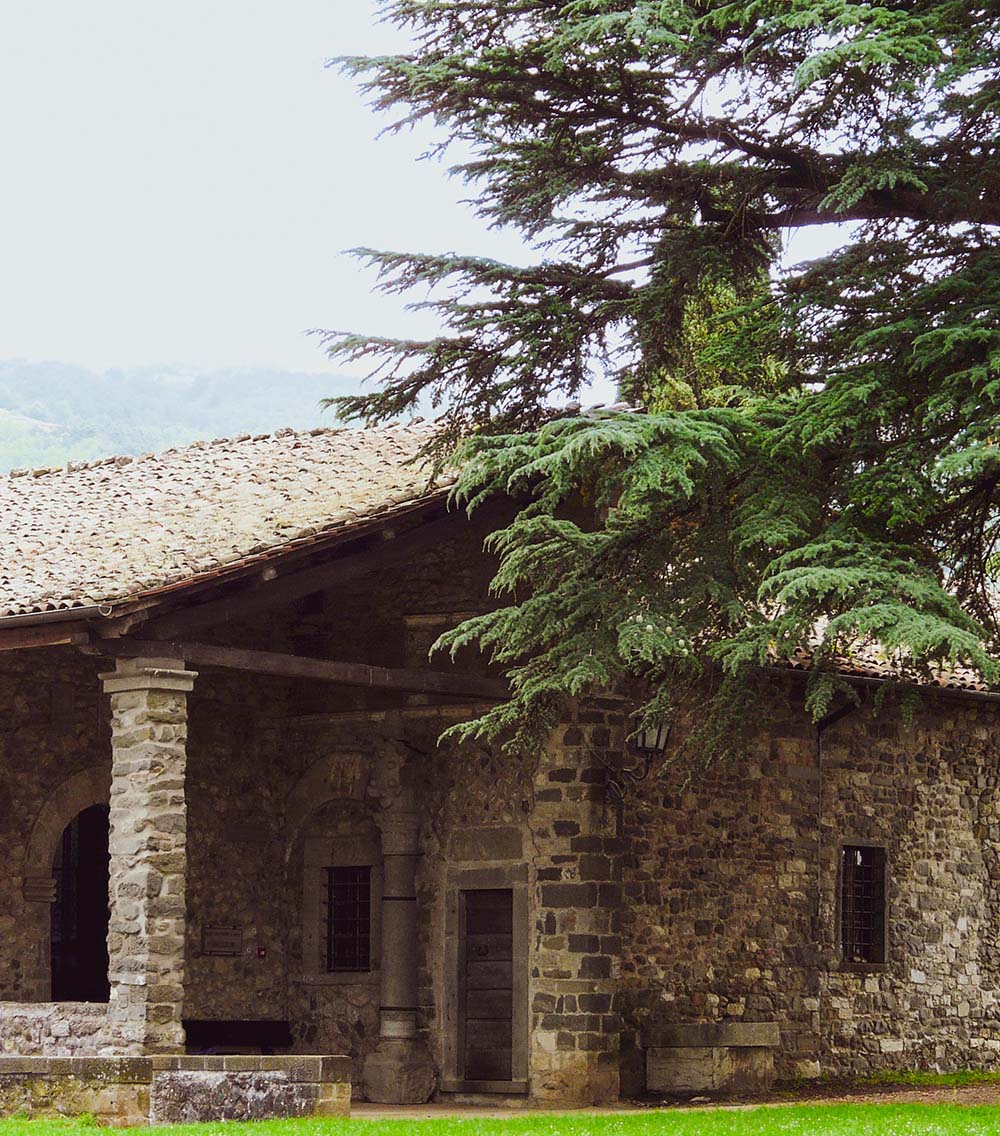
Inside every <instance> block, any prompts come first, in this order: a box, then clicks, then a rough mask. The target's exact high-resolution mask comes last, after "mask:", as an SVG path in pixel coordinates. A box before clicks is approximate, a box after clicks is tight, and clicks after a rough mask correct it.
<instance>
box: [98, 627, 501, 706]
mask: <svg viewBox="0 0 1000 1136" xmlns="http://www.w3.org/2000/svg"><path fill="white" fill-rule="evenodd" d="M91 648H92V650H94V651H95V652H96V653H99V654H103V655H109V656H111V657H113V658H142V657H145V658H173V659H183V660H184V662H185V663H187V664H189V665H191V666H196V667H223V668H226V669H228V670H237V671H249V672H251V673H253V674H264V675H273V676H274V677H276V678H286V679H308V680H310V681H313V682H329V683H334V684H336V685H339V686H354V687H363V688H366V689H369V690H399V691H405V692H406V693H409V694H448V695H453V696H454V695H458V696H461V697H463V698H468V697H471V698H476V699H479V698H482V699H490V700H492V701H497V702H502V701H503V700H504V699H506V698H508V697H509V696H510V691H509V688H508V686H507V683H506V682H504V681H503V680H502V679H497V678H489V677H487V676H485V675H470V674H461V673H455V674H452V673H450V672H448V671H434V670H425V669H423V668H410V667H373V666H369V665H368V664H367V663H345V662H339V661H336V660H334V659H316V658H310V657H306V656H303V655H285V654H280V653H278V652H276V651H257V650H250V649H247V648H244V647H221V646H217V645H216V644H214V643H189V642H186V641H182V642H177V641H169V640H161V639H131V638H126V639H94V640H92V641H91Z"/></svg>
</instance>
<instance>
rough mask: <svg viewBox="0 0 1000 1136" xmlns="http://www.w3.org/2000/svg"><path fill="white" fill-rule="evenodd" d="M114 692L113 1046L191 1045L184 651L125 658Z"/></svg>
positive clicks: (177, 1048)
mask: <svg viewBox="0 0 1000 1136" xmlns="http://www.w3.org/2000/svg"><path fill="white" fill-rule="evenodd" d="M101 677H102V679H103V682H104V690H105V692H106V693H107V694H109V695H110V696H111V713H112V719H111V751H112V754H111V756H112V764H111V817H110V822H111V835H110V853H111V863H110V881H109V903H110V907H111V920H110V923H109V927H108V958H109V965H108V977H109V980H110V983H111V1000H110V1003H109V1005H108V1018H107V1025H106V1027H105V1042H104V1048H105V1051H106V1052H107V1053H109V1054H115V1055H125V1056H129V1055H133V1056H134V1055H138V1054H144V1053H170V1052H174V1053H177V1052H183V1050H184V1028H183V1026H182V1025H181V1014H182V1006H183V999H184V929H185V928H184V925H185V906H184V876H185V871H186V867H187V848H186V840H187V816H186V808H185V801H184V773H185V765H186V763H187V749H186V743H187V694H188V693H189V691H190V690H191V689H192V687H193V685H194V680H195V677H196V675H195V673H194V672H193V671H188V670H185V669H184V663H183V662H182V661H181V660H179V659H152V658H145V659H129V660H120V661H119V662H118V664H117V669H116V670H115V671H114V672H113V673H111V674H106V675H102V676H101Z"/></svg>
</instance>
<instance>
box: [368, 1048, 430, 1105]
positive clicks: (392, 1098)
mask: <svg viewBox="0 0 1000 1136" xmlns="http://www.w3.org/2000/svg"><path fill="white" fill-rule="evenodd" d="M362 1081H363V1084H364V1090H365V1099H366V1100H370V1101H373V1102H374V1103H375V1104H425V1103H426V1102H427V1101H429V1100H430V1099H431V1096H432V1094H433V1092H434V1086H435V1084H436V1083H437V1074H436V1072H435V1069H434V1061H433V1059H432V1058H431V1055H430V1053H429V1052H428V1051H427V1046H426V1045H425V1044H424V1042H423V1041H421V1040H420V1039H418V1038H412V1037H408V1038H402V1037H383V1038H382V1040H381V1041H380V1042H379V1043H378V1049H376V1050H375V1052H374V1053H370V1054H369V1055H368V1056H367V1057H366V1058H365V1063H364V1069H363V1072H362Z"/></svg>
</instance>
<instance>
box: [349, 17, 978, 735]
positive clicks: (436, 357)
mask: <svg viewBox="0 0 1000 1136" xmlns="http://www.w3.org/2000/svg"><path fill="white" fill-rule="evenodd" d="M384 11H385V17H386V18H387V19H389V20H391V21H393V22H395V23H398V24H400V25H402V26H405V27H408V28H409V29H410V30H411V31H412V33H413V36H414V42H415V48H414V50H413V52H412V54H410V55H406V56H397V57H389V58H380V59H348V60H343V61H341V62H342V65H343V66H344V67H345V68H346V69H347V70H348V71H350V72H352V73H353V74H355V75H357V76H358V77H359V79H360V81H361V83H362V86H363V88H364V90H365V91H366V92H367V93H368V94H369V95H370V96H371V97H372V99H373V101H374V103H375V105H377V106H379V107H381V108H382V109H391V110H394V111H396V112H398V126H399V127H400V128H401V127H403V126H405V125H406V124H407V123H409V122H412V121H415V120H420V119H427V120H430V121H431V122H433V123H435V124H436V125H437V126H438V127H439V128H440V131H441V136H442V143H441V145H442V148H447V147H448V146H454V147H455V149H456V151H457V152H458V153H459V154H460V155H461V160H460V161H459V163H458V164H457V165H456V166H455V167H454V170H455V172H456V174H457V176H459V177H461V178H464V179H465V180H466V181H467V183H468V184H469V186H470V187H471V191H472V193H473V194H474V200H475V202H476V205H477V208H478V210H479V213H480V215H481V216H482V217H483V219H484V221H485V222H487V223H489V224H494V225H504V226H513V227H515V228H516V229H518V230H519V231H520V232H521V233H522V234H523V236H524V239H525V241H526V243H527V244H528V246H530V247H533V248H534V249H535V251H536V254H537V256H536V263H534V264H533V265H531V266H528V267H515V266H511V265H506V264H502V263H498V262H495V261H491V260H485V259H481V258H474V257H467V256H458V255H450V256H435V255H418V254H408V253H383V252H378V251H374V250H360V252H359V255H360V256H362V257H363V258H364V259H365V260H366V261H368V262H369V263H370V264H372V265H374V267H375V268H376V270H377V271H378V273H379V276H380V282H381V286H382V287H383V288H384V289H386V290H388V291H408V290H409V289H411V288H413V287H416V286H421V287H427V286H430V287H431V289H432V295H433V298H432V299H431V300H430V301H428V303H430V305H431V306H432V307H433V309H434V310H435V312H436V313H437V315H438V317H439V320H440V326H441V331H440V334H439V335H438V336H436V337H434V338H432V339H426V340H400V339H392V338H385V337H380V338H375V337H367V336H360V335H352V334H344V335H341V334H337V333H329V334H328V336H327V343H328V346H329V348H330V351H331V353H332V354H334V355H337V356H340V357H347V358H351V359H353V360H358V359H364V360H369V361H370V362H371V364H372V370H373V373H377V374H378V376H379V378H380V384H379V386H378V387H377V388H376V389H375V390H373V391H372V392H371V393H369V394H366V395H363V396H359V397H352V398H346V399H340V400H336V401H337V404H338V407H339V409H340V411H341V413H342V414H344V415H345V416H347V417H354V418H361V419H364V420H368V421H378V420H381V419H385V418H389V417H394V416H396V415H399V414H402V413H405V412H407V411H410V410H412V409H413V408H414V407H415V406H416V404H417V403H418V401H419V400H427V399H430V400H431V401H432V402H433V403H435V404H437V405H440V406H441V407H442V408H443V418H444V428H443V430H442V433H441V436H440V438H439V441H438V447H439V450H438V456H443V455H444V454H445V453H447V452H449V451H454V449H455V448H456V447H457V453H458V460H459V462H460V463H461V469H462V477H461V481H460V485H459V488H458V491H457V494H458V498H459V499H460V500H461V501H462V502H463V503H465V504H466V505H467V506H469V507H473V508H474V507H476V506H477V505H478V504H480V503H481V502H482V501H483V500H485V499H487V498H489V497H492V496H494V495H497V494H504V493H506V494H513V495H514V498H515V500H517V501H518V502H520V503H521V507H520V508H519V511H518V512H517V515H516V517H515V518H514V520H513V521H512V523H511V524H510V525H509V526H508V527H506V528H505V529H504V530H503V531H501V532H499V533H496V534H494V536H493V538H492V543H493V545H494V547H495V549H496V550H497V552H498V553H499V554H500V558H501V567H500V571H499V574H498V575H497V578H496V580H495V587H496V590H497V593H498V596H500V597H501V598H502V600H503V601H504V606H502V607H500V609H499V610H497V611H495V612H492V613H490V614H488V615H484V616H481V617H479V618H477V619H474V620H471V621H469V622H468V623H466V624H465V625H463V627H461V628H460V629H459V630H458V631H456V632H455V633H454V634H452V635H450V636H447V637H446V639H445V645H446V646H450V647H451V648H453V649H457V648H458V647H459V646H462V645H464V644H466V643H470V642H471V643H478V644H479V645H480V646H482V647H483V648H484V649H485V650H487V651H488V652H489V653H491V654H492V655H493V657H494V658H495V659H496V660H497V661H498V662H499V663H501V664H502V665H503V667H504V669H505V670H506V671H508V672H509V674H510V677H511V680H512V684H513V692H514V696H513V699H512V701H511V702H510V703H509V704H507V705H505V706H502V707H499V708H498V709H497V710H496V711H494V712H493V713H491V714H490V715H488V716H487V717H486V718H485V719H481V720H480V721H479V722H477V723H474V724H472V725H471V726H470V727H468V728H467V730H466V732H472V733H479V734H495V733H497V732H501V733H504V734H508V735H509V734H511V732H512V733H513V735H514V737H515V738H516V740H517V742H518V744H520V743H522V742H523V741H524V740H525V739H526V738H527V737H529V736H530V737H532V738H535V737H537V736H538V735H539V733H540V732H541V731H543V730H544V729H546V728H548V726H549V725H551V723H552V722H553V720H554V718H555V715H556V714H557V713H558V710H559V708H560V706H561V705H562V704H563V702H564V701H565V700H566V699H567V698H569V697H572V696H576V695H579V694H583V693H586V692H590V691H598V690H602V689H607V688H609V687H615V686H621V684H623V683H625V684H628V683H629V682H631V681H632V680H641V682H642V683H643V684H648V686H644V688H645V689H648V690H652V691H653V692H654V693H653V696H652V699H651V700H650V701H647V703H646V704H645V711H646V714H647V717H648V718H650V719H653V718H660V717H664V716H666V715H669V713H670V712H671V705H672V702H673V701H675V700H676V698H677V697H678V695H679V694H680V693H681V692H683V691H685V690H687V689H688V688H689V687H690V685H691V684H693V683H700V684H703V685H704V684H705V683H706V681H707V680H706V674H707V675H708V676H709V677H710V684H709V686H707V687H705V689H709V688H710V689H711V691H712V692H713V703H714V711H713V720H714V721H717V722H719V723H728V724H729V725H733V724H734V723H736V722H738V721H739V719H740V716H741V715H742V713H743V708H745V706H746V704H747V700H748V698H751V697H752V694H748V691H752V689H753V682H754V678H753V676H754V674H756V673H759V668H761V667H762V666H763V667H767V666H771V665H774V664H775V663H780V662H781V660H782V659H783V658H784V657H786V656H787V655H788V654H789V653H790V652H792V651H793V650H795V649H796V648H801V647H803V646H804V645H808V646H809V648H810V649H811V650H812V652H813V666H812V678H811V683H812V686H811V693H810V704H811V706H812V708H813V712H814V713H815V714H816V715H817V716H818V715H821V714H822V713H823V712H824V711H825V709H826V708H827V706H828V704H829V701H830V698H831V697H832V694H833V692H834V691H835V689H836V688H837V679H836V677H835V676H836V669H837V662H838V660H840V659H843V658H844V657H848V658H850V657H851V655H852V653H853V652H855V651H857V650H858V649H859V647H866V648H867V649H877V650H878V651H880V652H881V653H882V654H883V656H884V657H885V658H886V659H888V660H890V661H892V662H893V664H894V666H895V667H896V668H897V670H898V673H899V674H900V675H901V677H903V678H920V677H924V676H926V675H927V674H928V673H929V672H930V671H931V670H932V669H933V668H935V667H939V666H953V665H956V664H961V665H965V666H968V667H971V668H973V669H974V670H975V671H977V672H978V673H979V674H980V675H981V676H983V677H985V678H986V679H989V680H993V679H995V678H997V677H998V672H997V664H996V662H995V659H996V656H997V649H998V642H997V640H998V626H997V617H996V606H995V595H994V589H995V579H996V574H997V567H998V553H997V540H998V536H1000V528H998V524H1000V517H998V512H997V501H998V485H1000V367H998V363H1000V240H998V226H1000V155H998V138H1000V67H998V59H1000V16H998V14H997V11H996V9H995V8H994V7H993V6H991V5H976V4H968V3H952V2H934V0H916V2H913V3H907V4H899V3H867V4H853V3H846V2H844V0H831V2H828V3H822V2H818V0H782V2H780V3H779V2H772V0H745V2H743V3H739V4H733V3H717V2H712V0H704V2H696V3H689V2H685V0H637V2H625V0H574V2H566V0H562V2H547V0H501V2H494V3H490V4H485V3H478V2H475V0H385V3H384ZM816 225H838V226H839V227H840V228H839V234H840V237H841V246H840V247H839V249H838V250H837V251H835V252H833V253H831V254H829V255H826V256H824V257H822V258H820V259H816V260H813V261H811V262H807V263H805V264H801V265H799V266H797V267H794V268H788V267H787V266H785V264H784V262H783V260H782V258H781V249H782V247H783V241H784V240H785V239H786V238H787V236H788V234H789V233H790V232H792V231H794V230H797V229H801V228H804V227H808V226H816ZM598 373H601V374H604V375H611V376H613V377H614V378H615V380H616V382H617V383H618V386H619V389H620V391H621V394H622V397H623V398H624V399H626V400H627V401H629V402H630V403H632V404H635V405H641V406H642V407H644V408H645V410H644V412H642V413H632V412H625V411H621V410H619V411H615V410H606V411H599V412H593V413H590V414H581V413H579V412H573V411H564V412H556V411H554V410H553V407H555V406H565V405H567V404H568V403H569V402H570V401H571V400H573V399H576V398H578V397H579V396H580V394H581V392H582V391H584V390H585V388H586V386H587V384H588V383H589V382H590V381H591V380H592V378H593V377H594V375H595V374H598Z"/></svg>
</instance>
